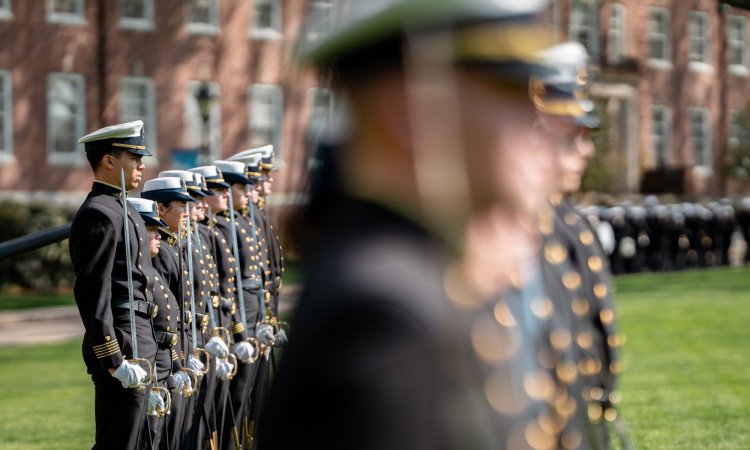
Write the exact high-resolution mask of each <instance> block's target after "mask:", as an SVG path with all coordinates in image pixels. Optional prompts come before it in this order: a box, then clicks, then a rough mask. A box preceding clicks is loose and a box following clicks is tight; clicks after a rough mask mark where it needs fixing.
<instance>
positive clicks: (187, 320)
mask: <svg viewBox="0 0 750 450" xmlns="http://www.w3.org/2000/svg"><path fill="white" fill-rule="evenodd" d="M192 322H193V315H192V314H191V313H190V311H185V312H184V313H183V314H182V323H184V324H185V325H190V324H191V323H192Z"/></svg>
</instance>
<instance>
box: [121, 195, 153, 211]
mask: <svg viewBox="0 0 750 450" xmlns="http://www.w3.org/2000/svg"><path fill="white" fill-rule="evenodd" d="M128 201H129V202H130V203H131V204H132V205H133V207H134V208H135V209H136V211H138V212H139V213H155V212H156V202H155V201H153V200H149V199H146V198H135V197H128Z"/></svg>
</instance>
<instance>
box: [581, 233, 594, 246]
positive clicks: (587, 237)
mask: <svg viewBox="0 0 750 450" xmlns="http://www.w3.org/2000/svg"><path fill="white" fill-rule="evenodd" d="M578 238H579V239H580V240H581V243H582V244H583V245H591V244H593V243H594V234H593V233H591V231H589V230H583V231H581V234H579V235H578Z"/></svg>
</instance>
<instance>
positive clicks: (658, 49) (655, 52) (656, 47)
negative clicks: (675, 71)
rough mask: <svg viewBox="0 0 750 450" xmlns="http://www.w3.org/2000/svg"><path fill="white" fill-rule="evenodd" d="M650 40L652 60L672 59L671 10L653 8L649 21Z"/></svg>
mask: <svg viewBox="0 0 750 450" xmlns="http://www.w3.org/2000/svg"><path fill="white" fill-rule="evenodd" d="M648 41H649V44H650V47H651V50H650V54H649V56H650V58H651V60H652V61H666V62H668V61H669V60H670V59H671V54H670V45H671V42H672V30H671V23H670V19H669V11H667V10H666V9H664V8H651V15H650V16H649V22H648Z"/></svg>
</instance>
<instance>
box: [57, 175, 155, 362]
mask: <svg viewBox="0 0 750 450" xmlns="http://www.w3.org/2000/svg"><path fill="white" fill-rule="evenodd" d="M128 216H129V219H130V220H129V222H128V223H129V227H130V232H129V234H130V256H131V275H132V279H133V299H134V300H136V301H138V300H140V301H143V302H149V303H151V302H152V298H153V297H152V294H151V292H152V289H151V288H150V286H151V285H152V284H153V282H154V280H153V273H152V267H151V258H150V252H149V248H148V235H147V234H146V225H145V223H144V222H143V219H142V218H141V216H140V214H139V213H138V211H137V210H136V209H135V208H134V207H133V206H132V205H128ZM124 235H125V232H124V229H123V207H122V198H121V195H120V189H119V188H118V187H116V186H113V185H109V184H106V183H103V182H100V181H95V182H94V185H93V187H92V188H91V192H90V193H89V195H88V196H87V197H86V200H85V201H84V202H83V204H82V205H81V207H80V208H79V210H78V212H77V213H76V216H75V218H74V219H73V223H72V225H71V230H70V258H71V260H72V261H73V270H74V272H75V275H76V281H75V286H74V294H75V299H76V304H77V305H78V310H79V312H80V314H81V319H82V321H83V325H84V327H85V328H86V333H85V334H84V338H83V355H84V360H85V361H86V365H87V367H88V370H89V373H93V372H94V371H98V370H102V369H104V370H106V369H108V368H111V367H118V366H119V365H120V364H121V363H122V361H123V358H132V357H133V350H132V338H131V330H130V318H129V312H128V309H127V308H121V307H113V302H114V304H118V303H122V302H123V301H125V302H127V299H128V278H127V262H126V259H125V242H124ZM149 275H150V276H149ZM135 315H136V330H137V335H138V350H139V357H141V358H147V359H150V360H151V361H153V359H154V357H155V354H156V343H155V341H154V336H153V329H152V327H151V318H150V316H149V315H148V314H146V313H141V312H138V313H136V314H135ZM97 362H98V364H97Z"/></svg>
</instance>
